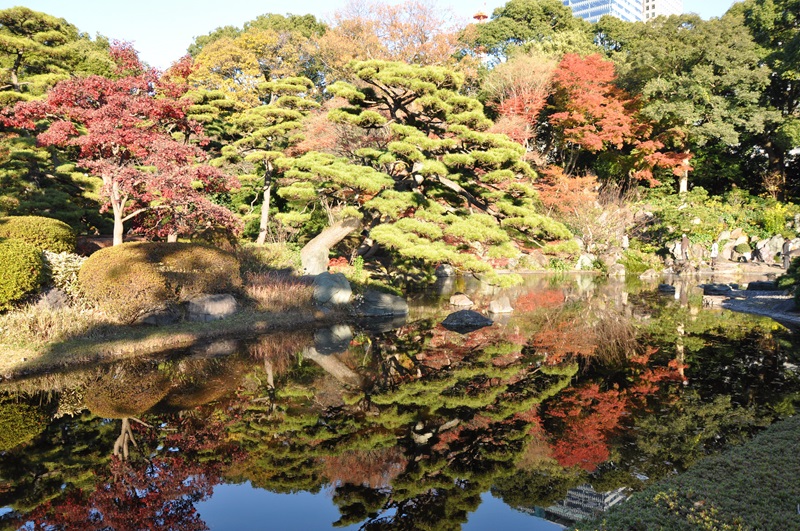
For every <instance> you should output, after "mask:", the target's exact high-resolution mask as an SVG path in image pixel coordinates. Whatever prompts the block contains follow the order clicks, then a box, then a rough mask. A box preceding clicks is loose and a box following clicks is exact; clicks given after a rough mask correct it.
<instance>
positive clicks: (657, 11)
mask: <svg viewBox="0 0 800 531" xmlns="http://www.w3.org/2000/svg"><path fill="white" fill-rule="evenodd" d="M643 1H644V4H643V6H642V7H643V10H642V14H643V15H642V19H643V20H644V21H645V22H646V21H647V20H648V19H651V18H653V17H657V16H659V15H665V16H669V15H680V14H681V13H683V0H643Z"/></svg>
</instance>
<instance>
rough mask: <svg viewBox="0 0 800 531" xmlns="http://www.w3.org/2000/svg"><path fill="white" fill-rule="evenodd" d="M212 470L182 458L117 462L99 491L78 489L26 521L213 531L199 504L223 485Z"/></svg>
mask: <svg viewBox="0 0 800 531" xmlns="http://www.w3.org/2000/svg"><path fill="white" fill-rule="evenodd" d="M211 470H213V468H212V469H211ZM209 471H210V470H209V467H207V466H203V465H200V464H198V463H189V462H188V461H186V460H184V459H183V458H182V457H174V458H172V457H168V458H157V459H154V460H153V461H151V462H150V463H147V462H139V463H136V464H135V465H133V464H131V463H126V462H122V461H119V460H117V459H114V460H113V461H112V464H111V473H112V477H111V478H109V480H108V481H101V482H99V483H98V484H97V487H96V489H95V491H94V492H92V493H91V494H88V495H87V494H85V493H82V492H80V491H77V490H75V491H72V492H71V493H69V494H68V495H67V496H66V497H65V498H63V499H61V500H59V501H56V502H48V503H46V504H43V505H41V506H39V507H38V508H37V509H36V510H35V511H34V512H33V513H31V514H30V515H28V516H27V517H25V519H26V520H27V521H30V522H33V525H34V529H83V530H98V531H100V530H114V529H116V530H123V529H125V530H127V529H137V530H138V529H150V530H154V529H156V530H157V529H163V530H168V529H181V530H189V531H194V530H198V531H199V530H203V529H208V527H207V526H206V524H205V522H203V521H202V520H201V519H200V515H199V514H197V511H196V510H195V508H194V504H195V502H197V501H199V500H202V499H204V498H206V497H208V496H209V495H210V494H211V490H212V485H213V484H214V483H216V481H217V478H218V476H217V474H216V473H215V472H212V474H211V475H209Z"/></svg>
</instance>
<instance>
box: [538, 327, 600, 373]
mask: <svg viewBox="0 0 800 531" xmlns="http://www.w3.org/2000/svg"><path fill="white" fill-rule="evenodd" d="M597 342H598V338H597V334H596V333H595V330H594V328H593V327H591V326H590V325H588V324H587V323H586V322H585V321H584V320H582V319H572V320H568V321H561V322H559V323H554V324H551V325H548V326H546V327H544V328H542V330H540V331H539V332H537V333H536V334H534V336H533V338H531V345H532V346H533V347H534V348H536V350H537V352H539V353H542V354H545V355H546V357H547V358H546V362H547V364H548V365H557V364H559V363H561V362H562V361H564V359H566V358H567V357H568V356H584V357H589V356H592V355H594V353H595V350H596V349H597Z"/></svg>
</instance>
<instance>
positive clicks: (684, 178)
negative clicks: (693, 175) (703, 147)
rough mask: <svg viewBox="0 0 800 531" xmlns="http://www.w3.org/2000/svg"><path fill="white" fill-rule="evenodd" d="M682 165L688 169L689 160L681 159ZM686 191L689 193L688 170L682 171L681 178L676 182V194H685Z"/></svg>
mask: <svg viewBox="0 0 800 531" xmlns="http://www.w3.org/2000/svg"><path fill="white" fill-rule="evenodd" d="M687 153H688V152H687ZM683 163H684V165H685V166H686V167H688V166H689V159H688V158H685V159H683ZM688 191H689V170H683V171H682V172H681V176H680V179H679V181H678V193H679V194H685V193H686V192H688Z"/></svg>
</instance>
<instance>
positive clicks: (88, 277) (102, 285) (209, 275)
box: [78, 242, 242, 322]
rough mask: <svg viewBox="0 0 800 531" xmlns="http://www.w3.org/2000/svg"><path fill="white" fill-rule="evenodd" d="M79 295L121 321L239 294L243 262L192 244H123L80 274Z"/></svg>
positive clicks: (91, 260)
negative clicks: (210, 296)
mask: <svg viewBox="0 0 800 531" xmlns="http://www.w3.org/2000/svg"><path fill="white" fill-rule="evenodd" d="M78 283H79V286H80V290H81V293H82V294H83V295H84V296H85V297H86V298H87V299H89V300H90V301H91V302H93V303H95V304H97V305H98V306H99V307H100V309H101V310H103V311H104V312H105V313H106V314H107V315H108V316H109V317H112V318H114V319H117V320H119V321H121V322H130V321H133V320H135V319H136V318H137V317H138V316H140V315H141V314H143V313H145V312H147V311H149V310H152V309H155V308H159V307H163V306H165V305H168V304H171V303H175V302H179V301H182V300H186V299H189V298H191V297H194V296H196V295H199V294H202V293H220V292H225V291H232V290H238V289H239V288H240V287H241V285H242V280H241V277H240V275H239V262H238V260H237V259H236V257H234V256H233V255H232V254H230V253H226V252H224V251H221V250H219V249H215V248H213V247H207V246H204V245H197V244H193V243H162V242H158V243H147V242H142V243H125V244H122V245H117V246H114V247H109V248H106V249H101V250H100V251H98V252H96V253H94V254H93V255H92V256H90V257H89V258H88V259H87V260H86V262H85V263H84V264H83V266H82V267H81V270H80V272H79V274H78Z"/></svg>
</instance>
